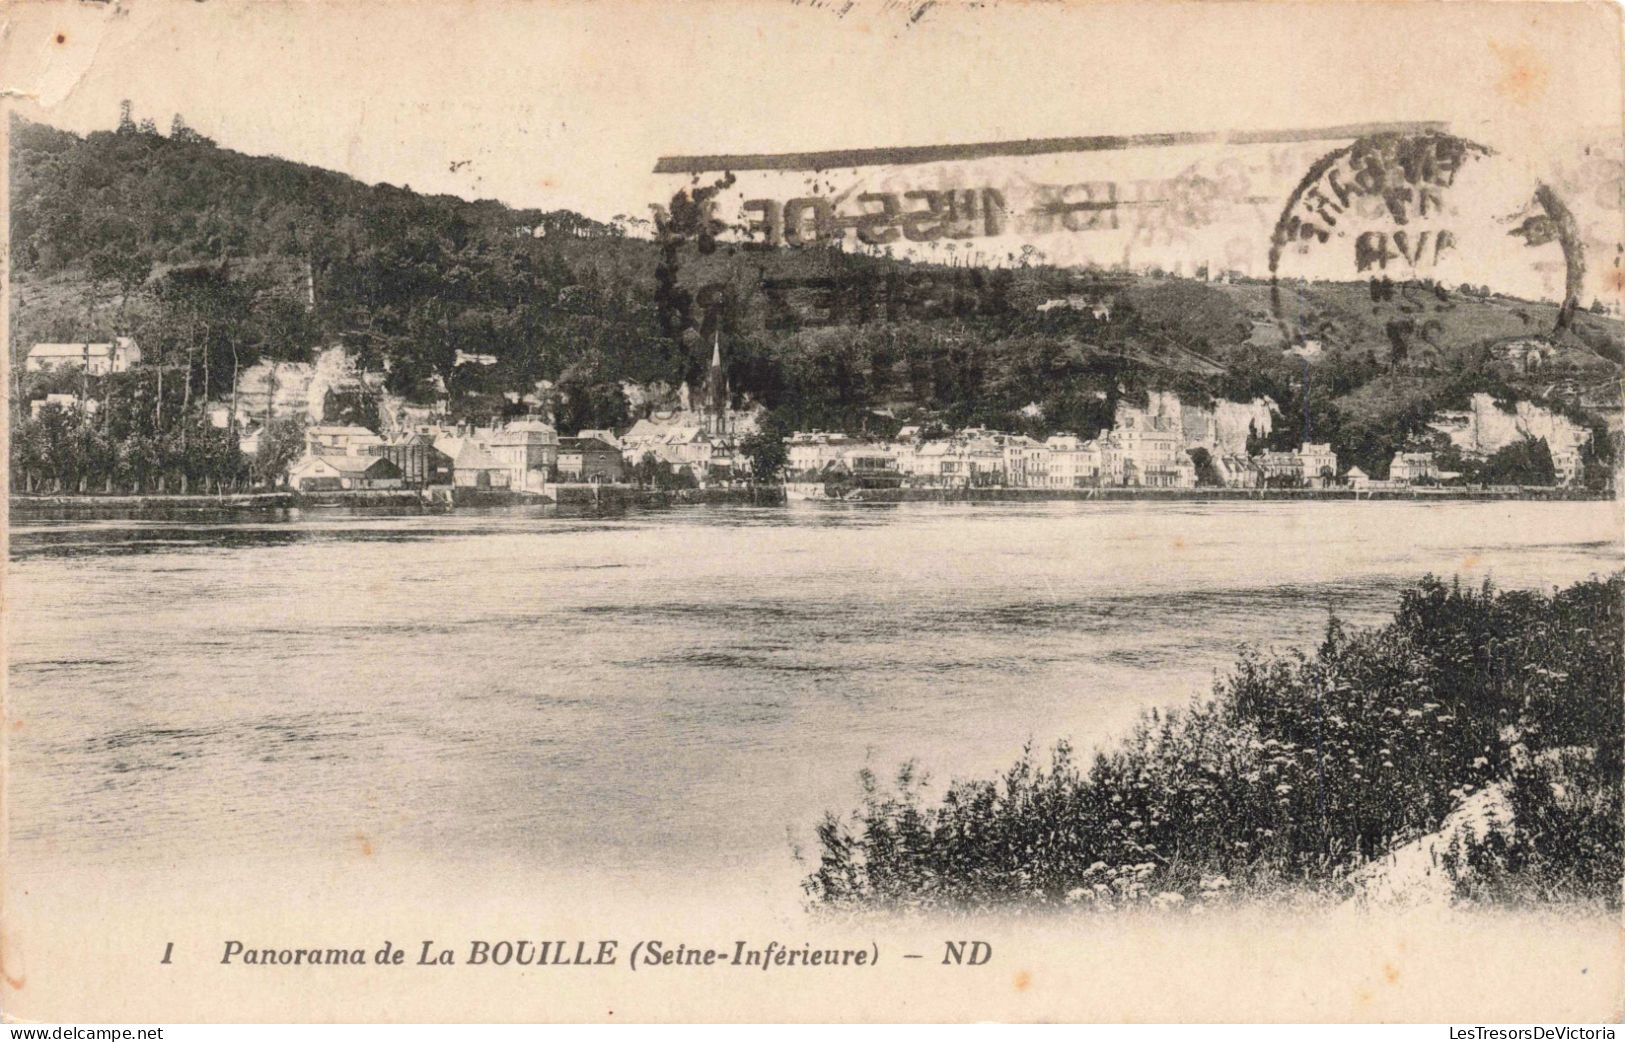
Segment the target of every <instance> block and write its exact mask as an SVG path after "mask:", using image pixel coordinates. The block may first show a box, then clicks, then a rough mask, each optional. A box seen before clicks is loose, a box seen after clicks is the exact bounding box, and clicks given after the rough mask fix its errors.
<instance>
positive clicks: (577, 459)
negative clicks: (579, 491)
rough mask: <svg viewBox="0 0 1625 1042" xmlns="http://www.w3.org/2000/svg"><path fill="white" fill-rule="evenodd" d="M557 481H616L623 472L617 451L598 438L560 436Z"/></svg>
mask: <svg viewBox="0 0 1625 1042" xmlns="http://www.w3.org/2000/svg"><path fill="white" fill-rule="evenodd" d="M558 450H559V457H558V471H559V480H560V481H585V482H592V481H600V482H602V481H610V482H614V481H620V480H621V479H622V477H623V475H624V473H625V468H624V466H623V464H622V462H621V451H620V450H619V449H617V448H616V447H615V446H613V445H611V444H609V443H608V442H606V441H602V440H600V439H598V438H560V439H559V443H558Z"/></svg>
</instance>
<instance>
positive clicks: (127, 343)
mask: <svg viewBox="0 0 1625 1042" xmlns="http://www.w3.org/2000/svg"><path fill="white" fill-rule="evenodd" d="M140 362H141V348H139V347H137V346H136V343H135V341H134V340H133V339H131V338H130V337H127V336H121V337H114V338H113V342H112V343H108V344H90V343H84V344H35V345H34V346H33V347H31V348H29V349H28V360H27V362H26V363H24V366H23V368H24V369H25V370H26V371H27V372H30V373H39V372H44V371H45V370H47V369H74V370H78V369H83V370H84V371H85V372H87V373H89V374H90V375H92V376H103V375H105V374H107V373H123V372H127V371H128V370H129V368H130V367H131V366H133V365H139V364H140Z"/></svg>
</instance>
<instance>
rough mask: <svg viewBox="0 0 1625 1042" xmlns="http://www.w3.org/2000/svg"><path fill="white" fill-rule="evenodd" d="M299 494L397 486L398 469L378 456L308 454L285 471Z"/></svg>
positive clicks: (399, 484)
mask: <svg viewBox="0 0 1625 1042" xmlns="http://www.w3.org/2000/svg"><path fill="white" fill-rule="evenodd" d="M288 483H289V484H291V485H292V486H293V487H294V488H296V489H298V490H299V491H301V492H331V491H341V490H342V491H359V490H363V489H391V488H400V487H401V484H402V482H401V469H400V468H399V467H397V466H396V465H395V464H394V463H392V462H391V461H389V460H387V459H385V458H384V457H382V456H347V455H337V456H322V455H314V454H313V455H308V456H305V457H304V458H302V459H300V460H299V461H298V462H296V463H294V465H293V466H292V467H290V468H289V470H288Z"/></svg>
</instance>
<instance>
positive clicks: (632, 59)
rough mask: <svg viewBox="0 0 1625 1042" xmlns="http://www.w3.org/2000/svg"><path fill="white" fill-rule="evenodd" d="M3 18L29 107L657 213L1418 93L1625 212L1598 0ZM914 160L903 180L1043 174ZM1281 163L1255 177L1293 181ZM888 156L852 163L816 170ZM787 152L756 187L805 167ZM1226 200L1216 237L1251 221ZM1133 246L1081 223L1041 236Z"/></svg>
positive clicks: (436, 186)
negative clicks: (700, 172)
mask: <svg viewBox="0 0 1625 1042" xmlns="http://www.w3.org/2000/svg"><path fill="white" fill-rule="evenodd" d="M3 17H4V18H5V20H6V26H5V35H4V37H3V40H0V78H3V79H4V85H5V86H6V88H7V89H8V91H9V93H10V94H11V96H12V97H13V98H14V99H15V102H16V105H17V108H18V110H19V111H21V112H22V113H23V114H24V115H26V116H29V117H30V118H35V119H40V120H43V121H45V122H49V123H52V124H54V125H57V126H61V127H64V128H67V129H71V130H75V131H81V132H83V131H89V130H94V129H107V128H111V127H112V126H113V125H114V124H115V123H116V121H117V118H118V108H119V102H120V100H121V99H123V98H129V99H130V100H131V101H132V102H133V105H134V110H135V115H136V117H137V118H138V119H139V118H144V117H151V118H153V119H154V120H155V121H156V122H157V123H158V125H159V126H160V127H161V128H167V127H168V124H169V120H170V117H171V115H172V114H174V113H176V112H180V113H182V114H183V115H184V117H185V119H186V120H187V122H188V123H190V124H191V125H192V126H194V127H195V128H197V129H198V130H200V131H202V132H203V133H205V134H208V135H209V136H210V137H213V138H214V139H215V140H216V141H218V142H219V143H220V144H221V145H223V146H226V147H229V148H234V149H238V150H240V151H244V152H248V153H254V154H273V155H280V156H284V157H286V158H289V159H294V160H298V161H301V162H306V163H312V164H315V165H318V166H322V167H326V168H330V169H335V170H341V171H343V172H345V173H349V174H351V175H353V176H355V177H358V178H360V179H362V180H365V181H368V182H380V181H386V182H390V183H393V184H406V185H410V186H411V187H412V188H414V189H415V190H418V191H424V192H445V193H451V194H456V195H460V196H464V197H468V198H496V199H500V200H502V201H503V202H506V203H509V204H511V205H515V206H523V207H540V208H544V209H554V208H568V209H574V210H577V211H580V212H583V213H586V214H588V215H589V216H593V217H597V218H600V219H607V218H610V217H613V216H614V215H617V214H629V215H633V216H647V214H648V210H649V204H650V203H652V202H655V201H657V200H662V199H665V198H668V197H669V195H670V193H671V192H672V191H673V190H674V189H675V188H677V187H679V186H680V185H681V184H683V183H685V181H686V178H684V177H682V176H674V175H660V176H657V175H655V174H654V173H653V168H654V164H655V162H656V160H657V159H658V158H659V157H661V156H668V155H691V154H710V153H774V152H787V151H804V150H819V149H850V148H873V147H891V146H911V145H933V144H944V143H965V142H979V141H999V140H1009V139H1026V138H1033V137H1063V136H1081V135H1102V134H1145V133H1165V132H1203V131H1234V130H1247V129H1255V130H1256V129H1294V128H1306V127H1323V126H1332V125H1341V124H1353V123H1366V122H1388V121H1412V120H1433V121H1444V122H1446V123H1448V125H1449V127H1450V129H1451V130H1452V131H1453V132H1454V133H1457V134H1461V135H1463V136H1467V137H1470V138H1472V139H1473V140H1475V141H1480V142H1483V143H1486V144H1489V145H1491V146H1493V147H1495V148H1496V149H1497V150H1498V153H1499V154H1500V156H1501V157H1502V161H1503V163H1511V164H1513V165H1515V166H1517V167H1518V168H1519V169H1520V170H1522V171H1523V174H1522V175H1521V176H1524V178H1525V180H1527V181H1529V182H1530V183H1531V184H1532V183H1533V180H1534V179H1537V178H1542V177H1545V178H1550V177H1552V176H1554V174H1553V169H1552V168H1553V165H1554V164H1555V165H1556V167H1557V170H1556V176H1560V177H1567V178H1569V179H1570V180H1571V181H1575V184H1574V186H1573V194H1577V195H1582V196H1596V197H1597V198H1598V199H1600V200H1601V202H1600V203H1597V204H1596V205H1595V206H1593V205H1591V203H1590V202H1588V203H1587V204H1586V206H1587V207H1588V209H1587V213H1586V214H1583V215H1581V216H1582V217H1583V219H1584V221H1586V222H1588V223H1590V224H1591V225H1593V226H1594V227H1593V237H1594V238H1596V239H1597V240H1598V242H1599V243H1601V242H1603V241H1604V240H1607V241H1608V242H1611V243H1613V244H1615V245H1617V241H1618V239H1619V238H1620V234H1619V233H1618V230H1617V226H1618V224H1619V216H1620V215H1619V208H1618V195H1619V191H1618V166H1619V163H1618V158H1619V154H1618V139H1619V136H1620V125H1621V92H1622V88H1621V73H1620V61H1619V55H1620V18H1619V13H1618V9H1617V8H1616V7H1614V6H1612V5H1608V4H1590V3H1559V4H1517V3H1489V4H1479V3H1470V2H1469V3H1448V4H1445V3H1438V4H1421V3H1393V4H1391V3H1380V2H1379V3H1348V4H1336V3H1315V4H1269V5H1263V4H1259V5H1252V4H1241V3H1230V4H1194V3H1189V4H1186V3H1179V4H1176V3H1167V4H1150V3H1141V4H1130V3H1110V2H1101V3H1093V4H1087V5H1085V4H1065V3H1036V2H1025V0H1005V2H997V3H984V4H951V3H936V4H927V3H924V2H923V0H850V2H849V0H804V2H799V3H798V2H793V0H773V2H769V0H757V2H748V3H741V2H728V0H709V2H689V3H681V2H660V3H656V2H642V0H602V2H598V3H567V2H545V0H527V2H507V0H485V2H474V0H458V2H437V3H419V2H414V0H386V2H374V0H326V2H320V0H305V2H287V0H248V2H244V0H236V2H231V3H222V2H219V0H208V2H204V3H197V2H190V0H186V2H176V0H135V2H132V3H125V4H120V5H114V4H102V3H88V2H84V0H75V2H69V3H62V2H45V0H17V2H14V3H13V4H12V6H11V7H9V8H8V9H7V10H6V13H5V15H4V16H3ZM1598 142H1604V146H1603V147H1602V150H1601V151H1598V144H1597V143H1598ZM1337 144H1338V142H1334V141H1333V142H1325V143H1319V142H1315V143H1311V144H1309V145H1306V146H1304V149H1306V151H1302V155H1304V156H1310V155H1312V154H1313V151H1314V150H1315V149H1316V148H1322V147H1323V148H1328V149H1329V148H1332V147H1335V146H1336V145H1337ZM1588 146H1589V147H1591V148H1592V149H1593V151H1592V152H1591V153H1590V155H1588V154H1587V153H1586V151H1585V149H1586V148H1587V147H1588ZM1599 155H1601V156H1603V157H1605V158H1606V159H1607V162H1608V163H1610V164H1612V165H1611V166H1608V167H1607V168H1606V169H1601V170H1600V171H1599V169H1598V168H1597V167H1596V162H1595V161H1596V159H1597V157H1598V156H1599ZM1225 156H1226V153H1224V152H1223V151H1222V150H1218V151H1215V150H1212V149H1210V150H1208V151H1206V152H1200V151H1198V152H1195V153H1192V152H1190V151H1189V150H1181V149H1161V150H1151V151H1149V152H1145V153H1144V154H1141V153H1139V152H1135V151H1133V150H1130V151H1124V152H1117V153H1113V154H1111V155H1095V156H1093V157H1081V158H1077V159H1076V165H1075V167H1074V168H1069V169H1066V170H1059V171H1057V176H1060V177H1062V178H1063V179H1070V180H1075V181H1087V180H1095V179H1099V178H1119V179H1125V180H1126V179H1132V178H1146V177H1149V178H1172V177H1177V176H1178V175H1179V174H1180V173H1181V172H1182V171H1185V170H1188V169H1190V167H1191V165H1192V164H1196V163H1208V164H1214V163H1218V162H1222V161H1223V159H1224V158H1225ZM1070 161H1071V160H1070V159H1068V158H1067V157H1062V159H1061V160H1050V161H1047V168H1049V169H1052V170H1053V169H1054V168H1056V165H1057V163H1060V165H1061V166H1066V164H1067V162H1070ZM1587 163H1590V166H1589V167H1587ZM1019 165H1020V164H1017V166H1018V167H1019ZM1581 168H1585V169H1581ZM1122 170H1128V171H1129V173H1126V174H1125V173H1122V172H1121V171H1122ZM1577 171H1578V172H1577ZM891 173H892V174H895V173H896V172H895V171H893V172H891ZM921 173H922V171H920V170H918V169H913V168H910V169H907V170H904V171H903V172H902V176H901V180H900V181H899V178H898V177H896V176H893V177H892V180H893V181H894V182H898V183H899V184H901V185H902V187H903V188H908V187H922V186H924V187H930V186H932V185H935V184H937V183H938V181H940V179H941V178H943V177H947V178H948V179H949V180H950V181H954V183H955V184H969V183H972V182H976V183H980V180H986V178H987V177H988V176H994V177H1005V178H1010V177H1015V178H1017V179H1020V178H1024V177H1026V178H1030V176H1031V172H1030V171H1024V170H1021V169H1014V168H1006V169H1001V170H994V171H993V172H992V173H991V174H989V173H988V172H987V171H986V169H985V164H984V169H982V170H980V171H979V172H977V173H975V175H974V176H972V175H971V174H968V173H966V171H965V170H963V169H959V170H943V169H936V170H932V171H925V172H924V173H925V174H927V175H928V176H927V181H926V182H921V181H920V179H919V177H918V176H915V175H917V174H921ZM1288 173H1289V172H1288V171H1285V170H1278V171H1274V172H1273V174H1272V176H1271V177H1269V178H1263V179H1260V180H1259V183H1258V186H1257V188H1256V190H1255V191H1254V192H1253V193H1252V194H1253V195H1255V196H1257V197H1259V198H1260V199H1262V198H1265V197H1269V198H1273V195H1270V193H1274V194H1275V195H1281V194H1283V193H1285V192H1288V191H1290V188H1291V184H1292V181H1293V180H1295V178H1292V177H1289V176H1287V175H1288ZM886 174H887V172H886V171H876V170H874V169H865V170H863V171H861V172H858V171H852V172H848V173H847V174H846V175H843V176H846V177H847V178H848V180H849V182H850V183H847V184H844V185H842V184H837V185H835V186H834V187H833V191H836V192H840V191H842V190H846V191H848V192H850V191H851V189H852V186H853V185H854V184H856V182H855V181H851V178H853V177H856V176H859V175H861V178H862V179H863V180H864V182H865V183H866V184H868V185H869V186H870V187H872V183H873V182H874V181H875V180H876V179H877V178H882V179H883V178H884V176H885V175H886ZM777 176H778V181H777V182H776V183H775V182H773V179H772V178H768V179H767V180H766V181H765V182H764V181H763V179H762V178H760V177H758V178H757V181H756V185H755V188H754V190H755V191H757V192H758V193H760V194H765V195H769V196H774V197H777V198H779V199H781V200H782V199H787V198H791V197H794V196H797V195H801V194H805V192H806V191H807V190H808V183H809V178H808V177H807V176H806V175H805V174H794V175H789V174H787V175H777ZM967 177H968V178H970V180H966V178H967ZM955 178H957V179H958V180H957V181H955V180H954V179H955ZM1576 178H1578V179H1580V180H1577V181H1576V180H1575V179H1576ZM978 179H980V180H978ZM1582 182H1583V183H1582ZM742 198H743V197H741V199H740V200H738V201H742ZM1271 206H1273V203H1272V204H1271ZM1593 211H1595V212H1593ZM1243 216H1244V217H1245V220H1246V222H1247V225H1246V230H1244V231H1242V232H1237V231H1236V230H1235V229H1230V230H1229V232H1228V233H1227V237H1228V238H1234V237H1235V236H1236V235H1238V234H1255V233H1256V231H1257V228H1256V226H1257V225H1258V223H1259V221H1260V218H1259V217H1258V215H1257V214H1247V215H1243ZM1599 221H1600V222H1601V224H1600V227H1601V229H1602V230H1601V231H1597V230H1596V227H1595V226H1597V225H1598V222H1599ZM1072 238H1073V240H1077V237H1076V236H1074V237H1072ZM1007 245H1009V244H1008V243H995V244H989V246H990V252H1000V251H1002V249H1003V247H1005V246H1007ZM1223 248H1224V246H1223V240H1218V239H1216V240H1215V241H1214V242H1212V243H1209V242H1202V243H1198V244H1196V245H1194V246H1193V245H1191V244H1189V243H1186V244H1184V245H1183V246H1182V247H1180V248H1179V249H1180V250H1181V251H1183V253H1184V254H1185V255H1186V256H1187V257H1190V256H1194V255H1195V254H1210V253H1217V252H1222V251H1223ZM1598 248H1601V247H1600V246H1599V247H1598ZM1052 252H1053V249H1052ZM1122 252H1123V250H1122V245H1121V244H1120V243H1117V242H1112V243H1110V244H1106V245H1105V247H1104V249H1103V252H1102V251H1101V250H1099V249H1096V247H1095V246H1094V245H1093V244H1088V245H1083V246H1080V245H1079V244H1078V242H1077V241H1073V242H1072V243H1071V244H1070V245H1066V244H1063V245H1062V246H1061V247H1060V253H1059V254H1057V255H1056V257H1055V259H1072V255H1073V254H1074V253H1076V254H1079V255H1083V254H1092V253H1102V256H1104V257H1105V260H1106V262H1111V261H1115V260H1119V259H1121V254H1122ZM1594 252H1595V251H1594ZM1145 257H1146V255H1145V254H1144V253H1143V252H1142V254H1141V258H1140V259H1142V260H1143V259H1145ZM1192 263H1194V261H1193V262H1192Z"/></svg>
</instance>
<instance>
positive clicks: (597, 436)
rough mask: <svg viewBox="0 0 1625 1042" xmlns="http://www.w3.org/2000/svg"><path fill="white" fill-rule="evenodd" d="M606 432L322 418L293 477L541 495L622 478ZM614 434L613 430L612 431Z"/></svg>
mask: <svg viewBox="0 0 1625 1042" xmlns="http://www.w3.org/2000/svg"><path fill="white" fill-rule="evenodd" d="M606 434H608V432H607V431H605V432H590V431H583V432H581V434H580V435H578V436H577V437H573V438H569V437H566V438H561V437H559V436H558V433H557V431H555V430H554V428H553V426H552V425H551V424H548V423H546V422H544V421H542V420H539V419H535V418H526V419H520V420H515V421H512V422H509V423H506V424H503V425H501V426H496V427H473V426H466V425H465V426H456V427H452V426H444V427H422V428H419V429H416V430H410V431H400V432H397V433H395V434H392V435H390V436H389V437H385V436H384V435H381V434H379V433H378V432H377V431H373V430H369V429H368V428H366V427H361V426H354V425H341V424H318V425H316V426H313V427H309V428H307V429H306V431H305V454H304V456H303V457H301V458H300V459H299V460H297V461H295V462H294V464H293V465H292V466H291V467H290V468H289V471H288V482H289V484H290V485H292V486H293V487H294V488H296V489H299V490H301V491H307V492H318V491H328V490H337V489H391V488H429V487H433V486H442V485H443V486H450V487H453V488H465V489H475V490H489V491H506V492H528V493H541V492H543V491H545V489H546V487H547V486H548V485H549V484H551V483H554V482H561V481H562V482H614V481H621V480H623V476H624V474H625V469H624V467H623V465H622V460H621V452H620V450H619V449H618V448H616V447H615V446H614V445H612V444H610V443H608V442H605V441H604V440H602V438H601V435H606ZM610 436H611V437H613V435H610Z"/></svg>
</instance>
